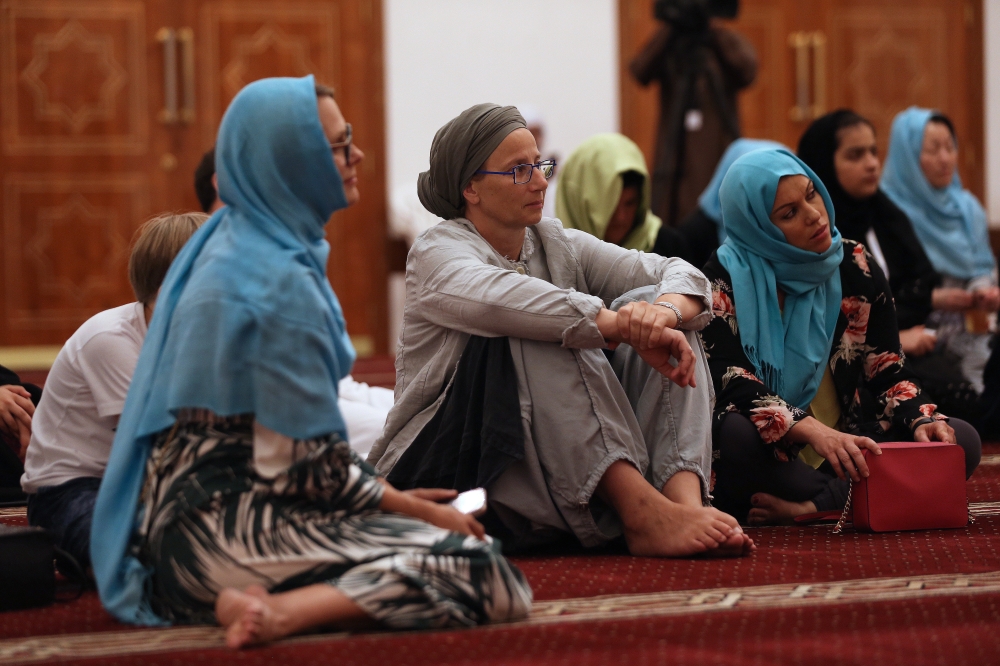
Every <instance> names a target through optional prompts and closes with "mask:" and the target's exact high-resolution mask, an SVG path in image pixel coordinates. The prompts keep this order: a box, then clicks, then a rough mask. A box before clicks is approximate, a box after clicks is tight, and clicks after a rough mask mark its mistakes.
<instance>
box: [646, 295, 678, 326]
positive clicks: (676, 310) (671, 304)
mask: <svg viewBox="0 0 1000 666" xmlns="http://www.w3.org/2000/svg"><path fill="white" fill-rule="evenodd" d="M653 305H662V306H663V307H665V308H670V309H671V310H673V311H674V314H675V315H676V316H677V323H676V324H675V325H674V328H680V326H681V324H682V323H683V322H684V315H682V314H681V309H680V308H679V307H677V306H676V305H674V304H673V303H671V302H670V301H656V302H654V303H653Z"/></svg>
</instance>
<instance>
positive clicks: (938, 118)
mask: <svg viewBox="0 0 1000 666" xmlns="http://www.w3.org/2000/svg"><path fill="white" fill-rule="evenodd" d="M927 122H929V123H941V124H942V125H944V126H945V127H947V128H948V131H949V132H951V139H952V141H954V142H955V143H958V135H956V134H955V125H954V124H953V123H952V122H951V118H949V117H948V116H946V115H944V114H943V113H939V112H937V111H935V112H934V115H932V116H931V117H930V118H928V119H927Z"/></svg>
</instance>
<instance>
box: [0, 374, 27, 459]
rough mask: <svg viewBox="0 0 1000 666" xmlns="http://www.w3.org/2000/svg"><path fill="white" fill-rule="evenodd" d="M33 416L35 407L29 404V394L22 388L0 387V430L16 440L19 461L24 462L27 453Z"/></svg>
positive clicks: (14, 386)
mask: <svg viewBox="0 0 1000 666" xmlns="http://www.w3.org/2000/svg"><path fill="white" fill-rule="evenodd" d="M34 414H35V405H34V403H32V402H31V394H30V393H28V391H27V390H26V389H25V388H24V387H22V386H16V385H14V384H6V385H4V386H0V428H3V429H4V430H6V431H7V432H8V433H9V434H10V435H11V436H12V437H17V438H18V441H19V442H20V444H21V451H20V457H21V460H24V456H25V455H26V454H27V452H28V443H29V442H30V441H31V417H32V416H34Z"/></svg>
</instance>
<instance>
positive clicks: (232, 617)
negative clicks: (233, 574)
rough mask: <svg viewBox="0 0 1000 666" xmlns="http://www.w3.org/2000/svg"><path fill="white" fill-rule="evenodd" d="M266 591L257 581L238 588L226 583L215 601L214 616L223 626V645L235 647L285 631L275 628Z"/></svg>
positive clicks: (277, 624) (259, 641) (277, 622)
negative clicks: (244, 588)
mask: <svg viewBox="0 0 1000 666" xmlns="http://www.w3.org/2000/svg"><path fill="white" fill-rule="evenodd" d="M270 596H271V595H270V594H269V593H268V591H267V590H265V589H264V588H263V587H261V586H260V585H251V586H250V587H248V588H247V589H246V590H245V591H243V592H240V591H239V590H237V589H235V588H231V587H228V588H226V589H224V590H223V591H222V592H220V593H219V598H218V599H216V601H215V618H216V620H218V622H219V624H220V625H222V626H223V627H225V628H226V645H227V646H228V647H231V648H233V649H239V648H242V647H247V646H250V645H256V644H258V643H266V642H269V641H273V640H275V639H278V638H282V637H283V636H285V635H287V632H285V633H282V632H281V630H280V629H279V625H280V622H279V621H278V617H277V614H276V613H275V611H274V610H273V609H272V608H271V605H270V604H269V603H268V601H269V599H270Z"/></svg>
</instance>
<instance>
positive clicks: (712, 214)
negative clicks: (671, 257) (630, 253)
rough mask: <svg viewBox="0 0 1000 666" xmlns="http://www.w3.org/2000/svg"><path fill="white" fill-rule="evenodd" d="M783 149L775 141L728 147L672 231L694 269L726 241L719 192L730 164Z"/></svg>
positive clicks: (747, 141) (740, 141)
mask: <svg viewBox="0 0 1000 666" xmlns="http://www.w3.org/2000/svg"><path fill="white" fill-rule="evenodd" d="M784 147H785V146H783V145H781V144H780V143H777V142H776V141H768V140H766V139H736V140H735V141H733V142H732V143H731V144H729V147H728V148H726V152H724V153H723V154H722V158H721V159H720V160H719V164H718V165H717V166H716V167H715V173H714V174H712V180H710V181H709V183H708V186H707V187H706V188H705V191H704V192H702V193H701V196H700V197H698V207H697V208H695V209H694V211H692V212H691V213H690V214H689V215H688V216H687V217H685V218H684V219H683V220H681V223H680V225H679V226H678V227H677V229H676V231H675V233H677V234H678V235H679V236H680V237H681V238H682V239H683V243H684V245H683V247H684V248H685V249H686V251H687V255H686V256H682V258H683V259H684V260H686V261H688V262H690V263H692V264H694V265H695V266H704V265H705V262H706V261H708V259H709V257H711V256H712V253H713V252H715V250H716V248H718V247H719V245H720V244H721V243H722V242H723V241H724V240H726V230H725V229H724V228H723V227H722V206H721V204H720V203H719V188H720V187H722V179H723V178H725V176H726V172H727V171H729V167H731V166H732V165H733V162H735V161H736V160H738V159H739V158H741V157H743V156H744V155H746V154H747V153H750V152H753V151H755V150H763V149H765V148H784ZM654 251H655V250H654Z"/></svg>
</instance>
